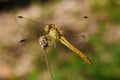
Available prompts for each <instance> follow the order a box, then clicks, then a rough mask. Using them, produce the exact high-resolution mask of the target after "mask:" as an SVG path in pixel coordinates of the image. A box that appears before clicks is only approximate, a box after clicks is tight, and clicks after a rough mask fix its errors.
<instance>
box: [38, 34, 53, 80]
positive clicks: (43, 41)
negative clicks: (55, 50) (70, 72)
mask: <svg viewBox="0 0 120 80" xmlns="http://www.w3.org/2000/svg"><path fill="white" fill-rule="evenodd" d="M39 43H40V45H41V47H42V49H43V51H44V52H43V54H44V57H45V60H46V64H47V68H48V70H49V73H50V76H51V80H54V78H53V74H52V71H51V67H50V63H49V60H48V55H47V52H46V48H47V47H48V37H47V36H41V37H40V38H39Z"/></svg>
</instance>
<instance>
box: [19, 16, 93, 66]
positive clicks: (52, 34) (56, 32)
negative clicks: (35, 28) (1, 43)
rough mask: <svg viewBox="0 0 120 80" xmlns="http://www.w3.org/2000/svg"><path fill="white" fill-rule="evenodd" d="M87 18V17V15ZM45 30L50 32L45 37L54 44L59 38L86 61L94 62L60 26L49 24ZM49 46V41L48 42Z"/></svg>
mask: <svg viewBox="0 0 120 80" xmlns="http://www.w3.org/2000/svg"><path fill="white" fill-rule="evenodd" d="M18 17H19V18H24V17H22V16H18ZM85 18H86V17H85ZM44 30H45V31H46V32H47V33H48V35H46V36H45V39H47V40H52V41H53V44H54V42H55V40H59V41H60V42H61V43H62V44H64V45H65V46H67V47H68V48H69V49H71V50H72V51H74V52H75V53H76V54H77V55H79V56H80V57H81V58H82V59H83V60H84V61H85V62H86V63H88V64H92V61H91V60H90V59H89V58H88V57H87V56H86V55H85V54H83V53H82V52H81V51H80V50H78V49H77V48H75V47H74V46H73V45H72V44H71V43H70V42H69V41H68V40H67V39H66V38H65V37H64V34H63V30H62V29H61V28H60V27H56V26H55V25H54V24H48V25H46V26H45V27H44ZM22 41H24V40H21V41H20V42H22ZM46 45H47V46H48V43H47V44H46Z"/></svg>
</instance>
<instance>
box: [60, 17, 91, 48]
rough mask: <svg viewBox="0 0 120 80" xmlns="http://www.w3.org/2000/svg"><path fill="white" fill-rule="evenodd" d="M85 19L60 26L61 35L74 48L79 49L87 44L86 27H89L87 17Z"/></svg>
mask: <svg viewBox="0 0 120 80" xmlns="http://www.w3.org/2000/svg"><path fill="white" fill-rule="evenodd" d="M84 17H85V19H81V20H78V21H74V22H70V23H67V24H64V25H63V26H62V30H63V34H64V36H65V37H66V39H67V40H68V41H69V42H70V43H71V44H72V45H74V46H75V47H76V48H78V49H81V48H83V46H84V45H85V43H86V42H87V27H88V25H89V23H88V20H86V17H87V16H84Z"/></svg>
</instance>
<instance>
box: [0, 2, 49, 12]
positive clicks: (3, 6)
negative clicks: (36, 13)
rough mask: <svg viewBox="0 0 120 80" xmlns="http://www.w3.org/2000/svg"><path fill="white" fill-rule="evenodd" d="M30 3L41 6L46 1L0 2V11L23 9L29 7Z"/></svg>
mask: <svg viewBox="0 0 120 80" xmlns="http://www.w3.org/2000/svg"><path fill="white" fill-rule="evenodd" d="M32 2H40V3H42V4H44V3H46V2H48V0H0V11H6V12H7V11H11V10H12V9H15V8H24V7H27V6H29V5H30V4H31V3H32Z"/></svg>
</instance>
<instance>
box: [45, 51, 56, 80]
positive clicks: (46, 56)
mask: <svg viewBox="0 0 120 80" xmlns="http://www.w3.org/2000/svg"><path fill="white" fill-rule="evenodd" d="M43 51H44V52H43V54H44V57H45V60H46V64H47V68H48V70H49V73H50V76H51V80H54V78H53V74H52V70H51V67H50V63H49V60H48V55H47V52H46V50H45V49H44V50H43Z"/></svg>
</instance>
